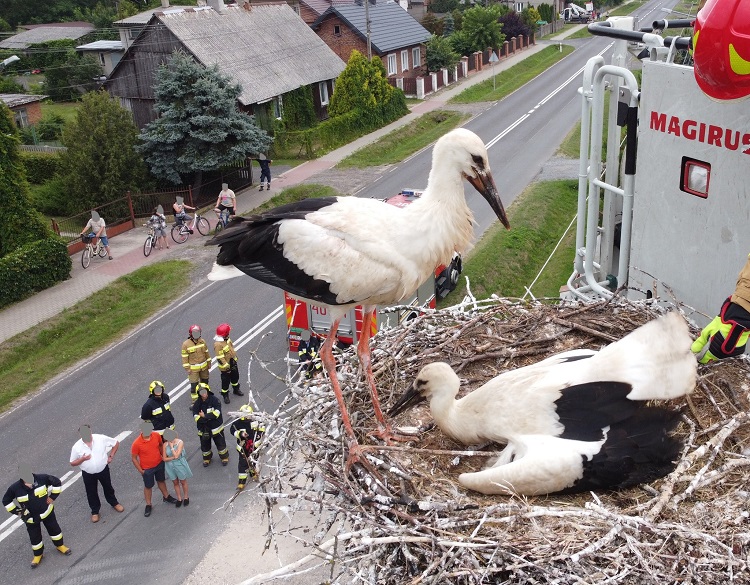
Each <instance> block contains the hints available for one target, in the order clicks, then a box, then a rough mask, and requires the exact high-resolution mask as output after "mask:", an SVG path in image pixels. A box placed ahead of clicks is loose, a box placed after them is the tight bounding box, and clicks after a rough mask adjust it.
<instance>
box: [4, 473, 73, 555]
mask: <svg viewBox="0 0 750 585" xmlns="http://www.w3.org/2000/svg"><path fill="white" fill-rule="evenodd" d="M18 476H19V477H20V479H19V480H18V481H16V482H14V483H12V484H10V487H9V488H8V489H7V491H6V492H5V495H4V496H3V506H5V509H6V510H8V512H10V513H11V514H15V515H16V516H18V517H19V518H21V520H23V522H24V524H25V525H26V531H27V532H28V533H29V540H30V541H31V550H32V551H33V554H34V558H32V559H31V568H32V569H36V568H37V567H38V566H39V563H41V562H42V557H43V556H44V540H43V539H42V524H44V527H45V528H46V529H47V534H49V537H50V539H51V540H52V542H53V543H54V544H55V548H57V550H58V551H60V553H62V554H64V555H69V554H70V553H71V552H72V551H71V550H70V548H69V547H67V546H65V543H64V542H63V533H62V530H61V529H60V525H59V524H58V523H57V518H56V517H55V506H54V504H53V502H54V501H55V500H56V499H57V496H59V495H60V494H61V493H62V482H61V481H60V479H59V478H57V477H55V476H54V475H49V474H47V473H33V472H32V470H31V465H29V464H27V463H22V464H21V465H19V466H18Z"/></svg>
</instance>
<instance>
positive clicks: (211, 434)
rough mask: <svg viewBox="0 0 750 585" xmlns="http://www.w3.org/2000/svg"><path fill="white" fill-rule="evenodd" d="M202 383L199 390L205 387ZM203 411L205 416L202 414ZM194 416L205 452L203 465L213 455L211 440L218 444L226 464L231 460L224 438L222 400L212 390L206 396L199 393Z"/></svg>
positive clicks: (218, 449) (223, 462) (219, 451)
mask: <svg viewBox="0 0 750 585" xmlns="http://www.w3.org/2000/svg"><path fill="white" fill-rule="evenodd" d="M203 386H204V385H203V384H201V385H200V387H199V388H198V391H199V392H200V390H201V389H202V388H203ZM201 412H203V416H201ZM193 418H194V419H195V424H196V426H197V427H198V436H199V437H200V441H201V452H202V454H203V466H204V467H206V466H208V464H209V463H211V458H212V457H213V455H214V454H213V451H212V450H211V440H212V439H213V442H214V443H215V444H216V450H217V451H218V453H219V458H220V459H221V464H222V465H226V464H227V463H228V461H229V449H227V441H226V439H225V438H224V419H223V418H222V416H221V402H219V399H218V398H217V397H216V396H215V395H214V393H213V392H211V391H210V390H209V391H208V392H207V393H206V396H205V398H204V397H202V396H201V395H200V394H198V399H197V400H196V401H195V403H194V404H193Z"/></svg>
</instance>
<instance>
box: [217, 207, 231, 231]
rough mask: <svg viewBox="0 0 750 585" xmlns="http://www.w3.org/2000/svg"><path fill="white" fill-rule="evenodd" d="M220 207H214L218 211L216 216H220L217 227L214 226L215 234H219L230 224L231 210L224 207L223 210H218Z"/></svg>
mask: <svg viewBox="0 0 750 585" xmlns="http://www.w3.org/2000/svg"><path fill="white" fill-rule="evenodd" d="M218 209H219V208H218V207H217V208H216V209H214V212H215V213H216V217H217V218H218V221H217V222H216V227H215V228H214V234H218V233H219V232H220V231H221V230H223V229H224V228H225V227H227V225H228V224H229V210H228V209H222V210H221V211H218Z"/></svg>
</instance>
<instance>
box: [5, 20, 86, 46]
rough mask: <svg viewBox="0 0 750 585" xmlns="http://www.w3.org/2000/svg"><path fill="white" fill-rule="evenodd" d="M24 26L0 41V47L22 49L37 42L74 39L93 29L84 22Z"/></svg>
mask: <svg viewBox="0 0 750 585" xmlns="http://www.w3.org/2000/svg"><path fill="white" fill-rule="evenodd" d="M26 28H27V30H24V31H21V32H19V33H18V34H15V35H13V36H11V37H8V38H7V39H4V40H3V41H0V49H10V50H11V51H23V50H24V49H27V48H29V46H31V45H36V44H39V43H47V42H50V41H60V40H64V39H70V40H73V41H76V40H78V39H80V38H81V37H84V36H86V35H87V34H89V33H91V32H93V31H94V25H93V24H89V23H86V22H75V23H65V22H62V23H55V24H33V25H27V26H26Z"/></svg>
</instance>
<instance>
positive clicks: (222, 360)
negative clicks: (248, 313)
mask: <svg viewBox="0 0 750 585" xmlns="http://www.w3.org/2000/svg"><path fill="white" fill-rule="evenodd" d="M231 329H232V328H231V327H230V326H229V324H228V323H222V324H221V325H219V326H218V327H217V328H216V337H214V354H215V355H216V363H217V365H218V366H219V372H221V397H222V398H223V399H224V403H225V404H229V385H230V383H231V385H232V394H235V395H237V396H244V395H245V394H244V393H243V392H242V390H240V370H239V368H238V367H237V352H236V351H234V345H233V344H232V340H231V339H230V338H229V332H230V331H231Z"/></svg>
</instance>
